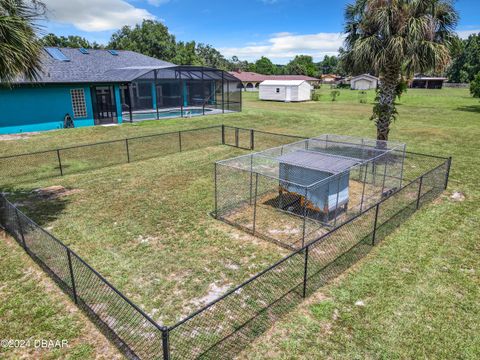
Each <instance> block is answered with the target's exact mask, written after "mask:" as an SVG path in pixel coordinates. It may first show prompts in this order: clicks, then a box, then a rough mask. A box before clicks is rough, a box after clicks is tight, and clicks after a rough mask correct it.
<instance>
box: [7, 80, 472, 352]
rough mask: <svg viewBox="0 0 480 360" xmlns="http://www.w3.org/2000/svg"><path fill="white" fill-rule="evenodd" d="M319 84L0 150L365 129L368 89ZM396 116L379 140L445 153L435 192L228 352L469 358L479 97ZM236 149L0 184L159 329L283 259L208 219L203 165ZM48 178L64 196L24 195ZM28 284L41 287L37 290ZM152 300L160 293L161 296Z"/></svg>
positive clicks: (431, 95) (443, 93)
mask: <svg viewBox="0 0 480 360" xmlns="http://www.w3.org/2000/svg"><path fill="white" fill-rule="evenodd" d="M330 91H331V90H330V89H327V88H325V89H322V90H320V92H321V96H320V101H319V102H310V103H301V104H293V103H290V104H283V103H274V102H260V101H258V100H256V94H246V95H245V96H244V111H243V112H242V113H239V114H229V115H225V116H222V115H215V116H208V117H199V118H192V119H173V120H162V121H149V122H143V123H141V124H138V125H130V124H127V125H123V126H119V127H94V128H84V129H75V130H63V131H56V132H49V133H42V134H38V135H33V136H30V137H24V138H22V139H20V140H10V141H0V154H13V153H19V152H26V151H39V150H45V149H51V148H55V147H62V146H68V145H73V144H79V143H91V142H96V141H102V140H111V139H122V138H124V137H127V136H129V137H131V136H138V135H144V134H153V133H158V132H164V131H170V130H178V129H182V128H183V129H185V128H192V127H203V126H208V125H216V124H221V123H225V124H231V125H236V126H241V127H254V128H256V129H265V130H270V131H277V132H282V133H289V134H298V135H303V136H313V135H318V134H322V133H338V134H346V135H355V136H366V137H374V136H375V129H374V126H373V123H372V122H371V121H370V120H369V117H370V113H371V102H372V101H373V98H374V93H373V92H370V93H369V94H368V96H367V99H368V101H369V103H368V104H363V103H361V102H360V97H359V95H358V93H357V92H354V91H350V90H342V91H341V94H340V96H339V97H338V99H337V101H336V102H332V101H331V97H330ZM398 110H399V119H398V121H397V122H396V123H394V124H393V126H392V132H391V139H392V140H399V141H403V142H406V143H407V144H408V145H407V149H409V150H412V151H419V152H426V153H433V154H438V155H442V156H448V155H452V156H453V167H452V173H451V175H452V177H451V182H450V186H449V189H448V191H447V192H446V193H445V195H444V196H443V197H442V198H441V199H439V200H437V201H435V202H434V203H433V204H430V205H428V206H426V207H425V208H423V209H422V210H421V211H420V212H418V213H416V214H415V215H414V216H413V217H412V218H411V219H410V220H409V221H407V223H405V224H404V225H403V226H402V227H400V228H399V229H398V230H397V231H396V232H395V233H394V234H392V235H391V236H389V237H388V238H387V239H386V241H384V242H383V243H382V244H381V245H379V246H378V247H376V248H375V249H374V251H372V252H371V253H370V254H369V255H368V256H367V257H366V258H365V259H363V260H362V261H361V262H359V263H358V264H357V265H355V266H354V267H353V268H351V269H350V270H349V271H348V272H347V273H345V274H344V275H343V276H341V277H340V278H339V279H337V280H336V281H334V282H333V283H332V284H330V285H328V286H326V287H324V288H322V289H320V290H319V291H318V292H317V293H316V294H315V295H313V296H312V297H311V298H310V299H309V300H308V301H307V302H305V303H304V304H302V305H300V306H299V307H298V308H297V309H295V310H294V311H293V312H291V313H290V314H289V315H288V316H287V317H286V318H285V319H284V320H282V321H279V322H277V323H276V324H275V325H274V326H273V328H272V329H271V330H270V331H269V332H268V333H267V334H265V335H264V336H262V337H259V338H258V339H257V340H256V342H255V343H254V344H253V345H252V346H253V348H250V349H247V350H246V351H245V352H244V353H243V354H241V355H240V357H241V358H246V357H248V358H255V359H261V358H306V359H312V358H347V359H350V358H388V359H390V358H418V357H428V358H445V359H447V358H448V359H450V358H472V359H473V358H478V357H479V356H480V342H479V339H478V338H479V337H478V336H476V335H477V334H478V333H480V329H479V327H480V326H479V324H480V310H479V309H480V303H479V299H480V296H479V295H480V293H479V285H480V281H479V274H478V272H479V268H480V267H479V264H480V260H479V256H478V254H479V253H480V245H479V240H480V235H479V231H478V223H479V221H480V210H479V207H478V200H479V195H480V190H479V186H478V185H479V184H480V181H479V180H478V178H479V176H480V142H479V140H478V139H479V138H480V103H479V102H478V100H475V99H472V98H471V97H470V96H469V94H468V90H465V89H444V90H440V91H437V90H409V91H408V92H407V93H406V94H405V95H404V97H403V98H402V99H401V101H400V104H399V106H398ZM241 153H243V152H242V151H241V150H237V149H233V148H223V147H210V148H206V149H200V150H194V151H191V152H184V153H180V154H174V155H169V156H168V157H165V158H157V159H150V160H146V161H139V162H134V163H131V164H125V165H121V166H114V167H109V168H105V169H98V170H95V171H92V172H86V173H80V174H76V175H68V176H65V177H63V178H55V179H46V180H42V181H38V182H33V183H29V184H20V185H17V186H15V187H14V188H13V189H11V190H12V191H15V192H16V193H17V196H18V199H19V201H20V202H21V203H22V204H23V205H24V207H25V209H26V210H27V211H28V212H29V213H30V214H31V215H32V217H34V218H36V219H37V220H38V221H39V222H41V224H42V225H43V226H44V227H46V228H49V229H50V230H51V231H52V232H53V233H54V234H55V235H57V236H58V237H59V238H61V239H62V240H64V241H65V242H66V243H67V244H69V245H71V246H72V248H73V249H74V250H76V251H77V252H78V253H79V254H80V255H81V256H82V257H84V258H85V259H86V260H87V261H88V262H90V263H91V264H92V265H93V266H94V267H95V268H96V269H98V270H99V271H100V273H102V274H103V275H105V276H106V277H107V279H109V280H111V281H112V282H113V284H114V285H116V286H117V287H118V288H120V289H121V290H122V291H124V292H125V293H126V294H127V295H128V296H129V297H131V298H132V299H133V300H134V301H135V302H136V303H138V304H139V305H140V306H141V307H142V308H144V309H145V310H147V312H149V313H150V314H152V316H153V317H154V318H155V319H156V320H158V321H160V322H163V323H165V322H166V323H171V322H172V321H174V320H178V317H179V316H180V315H185V314H187V313H189V312H191V311H192V310H195V308H197V307H198V306H199V304H202V303H204V302H205V301H207V299H209V297H210V296H213V294H214V293H215V292H216V291H217V292H219V291H221V290H222V289H227V288H228V287H230V286H233V285H235V284H238V283H239V282H240V281H242V280H244V279H246V278H247V277H248V276H250V275H251V274H253V273H255V272H257V271H259V270H261V269H263V268H265V267H266V266H267V265H268V264H270V263H272V262H273V261H274V260H276V259H278V258H280V257H281V256H282V255H284V254H285V252H284V251H283V250H280V249H279V248H278V247H276V246H274V245H271V244H269V243H266V242H264V241H262V240H259V239H255V238H252V237H250V236H248V235H245V234H243V233H242V232H240V231H236V230H232V229H231V228H230V227H229V226H227V225H225V224H222V223H218V222H217V221H215V220H214V219H212V218H211V217H210V215H209V212H210V211H211V210H212V208H213V185H212V180H213V179H212V177H213V173H212V169H213V166H212V163H213V162H214V161H215V160H218V159H223V158H227V157H231V156H235V155H238V154H241ZM52 185H61V186H64V187H65V188H67V189H69V190H72V191H71V192H70V193H69V194H68V195H66V196H61V197H58V198H56V199H55V200H53V201H46V200H42V199H38V198H35V197H33V196H32V195H31V193H30V192H31V190H33V189H37V188H42V187H46V186H52ZM455 191H458V192H461V193H462V194H464V195H465V199H464V200H463V201H454V200H453V199H452V198H451V197H450V195H451V194H452V193H453V192H455ZM10 248H11V250H10V251H11V252H12V253H13V254H14V256H16V257H17V258H18V259H21V260H19V261H17V262H16V266H18V267H19V269H22V268H25V267H26V266H27V265H26V264H27V262H28V260H27V257H26V256H25V255H24V254H22V251H21V249H20V248H19V247H18V246H17V247H15V246H11V247H10ZM12 256H13V255H12ZM2 260H3V256H2ZM9 266H11V265H8V262H6V261H2V262H1V263H0V273H1V274H2V280H3V277H4V276H6V275H4V273H7V270H6V269H8V268H9ZM19 271H20V270H19ZM35 271H36V272H38V271H39V270H35ZM13 284H14V283H13V282H12V285H11V286H9V287H8V288H7V289H5V288H4V289H2V288H1V287H0V289H1V290H0V291H1V292H2V295H3V293H4V292H5V296H6V297H8V298H10V297H11V298H14V299H15V296H18V295H17V294H16V292H19V291H21V292H25V291H27V290H23V288H22V287H20V286H19V287H14V286H13ZM38 288H39V289H38V291H39V292H41V291H42V289H41V285H38ZM219 289H220V290H219ZM49 291H50V293H51V291H52V290H51V289H50V290H49ZM165 294H169V295H170V296H168V297H167V299H165V298H166V296H165ZM59 296H63V295H59ZM2 298H3V296H2ZM66 301H68V300H66ZM52 303H53V302H52ZM356 303H357V305H356ZM16 304H17V307H16V308H14V309H13V310H11V311H13V312H14V313H15V314H16V315H17V316H11V315H10V316H7V315H5V312H2V311H1V308H0V321H1V322H7V321H8V322H9V323H11V324H12V325H11V326H12V328H13V327H15V326H17V327H18V326H19V324H20V323H22V322H25V321H28V317H27V318H26V316H27V315H26V313H27V312H26V309H28V308H29V306H32V305H31V304H29V303H28V302H25V303H23V302H21V301H17V302H16ZM358 304H360V305H358ZM33 306H36V304H34V305H33ZM52 306H53V305H52ZM68 314H69V312H65V316H66V319H67V320H68V318H67V315H68ZM41 319H42V321H43V322H44V323H45V324H52V323H56V320H55V319H54V317H53V315H49V314H45V315H44V316H43V317H42V318H41ZM67 320H65V321H67ZM71 321H72V323H75V322H74V321H73V320H71ZM81 326H82V325H81V322H80V323H78V325H77V327H75V326H73V325H72V327H71V328H72V329H73V330H72V331H71V334H70V336H71V337H72V339H73V338H76V339H77V341H78V342H79V343H81V342H82V336H83V335H82V334H83V333H82V330H81V329H80V328H81ZM84 326H86V325H84ZM32 327H33V326H32ZM30 331H31V332H32V333H35V331H34V329H30ZM2 335H3V334H2ZM8 335H9V337H11V336H13V335H12V334H8ZM70 351H71V354H74V350H72V349H70ZM89 351H94V350H89ZM93 354H94V352H91V353H89V354H88V355H86V357H93V356H94V355H93ZM63 355H64V354H62V355H59V354H53V355H52V357H62V356H63ZM13 357H14V356H13Z"/></svg>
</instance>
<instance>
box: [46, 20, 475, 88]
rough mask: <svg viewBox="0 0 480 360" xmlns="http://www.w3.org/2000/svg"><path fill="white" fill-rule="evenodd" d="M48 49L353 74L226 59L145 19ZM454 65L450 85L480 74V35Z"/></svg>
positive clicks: (53, 40) (329, 63)
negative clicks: (102, 37) (106, 36)
mask: <svg viewBox="0 0 480 360" xmlns="http://www.w3.org/2000/svg"><path fill="white" fill-rule="evenodd" d="M41 41H42V43H43V44H44V45H45V46H59V47H74V48H80V47H84V48H90V49H102V48H108V49H118V50H132V51H137V52H139V53H142V54H145V55H148V56H152V57H155V58H157V59H161V60H165V61H170V62H172V63H175V64H178V65H199V66H209V67H215V68H217V69H222V70H230V71H232V70H237V69H239V70H242V71H253V72H257V73H260V74H266V75H288V74H290V75H307V76H313V77H319V76H321V75H322V74H338V75H347V74H349V73H350V72H349V71H348V69H345V67H344V66H343V64H342V61H341V54H342V53H343V49H339V53H340V55H339V56H338V57H337V56H325V58H324V59H323V60H322V61H320V62H314V60H313V58H312V57H311V56H309V55H297V56H295V58H293V59H292V60H291V61H290V62H289V63H288V64H286V65H278V64H274V63H273V62H272V61H271V60H270V59H269V58H267V57H265V56H262V57H261V58H260V59H258V60H257V61H256V62H253V63H252V62H248V61H245V60H240V59H239V58H238V57H237V56H232V58H230V59H227V58H225V57H224V56H223V55H222V54H221V53H220V52H219V51H218V50H217V49H215V48H214V47H213V46H211V45H208V44H203V43H196V42H195V41H186V42H184V41H177V40H176V38H175V36H174V35H172V34H171V33H170V32H169V30H168V28H167V27H166V26H165V25H164V24H162V23H161V22H158V21H154V20H144V21H143V22H142V24H138V25H136V26H134V27H129V26H124V27H123V28H121V29H120V30H118V31H117V32H115V33H114V34H113V35H112V36H111V38H110V41H109V42H108V44H107V45H101V44H98V43H96V42H89V41H88V40H87V39H85V38H83V37H80V36H57V35H55V34H48V35H46V36H44V37H43V38H42V39H41ZM450 49H451V50H450V51H451V55H452V64H451V66H450V67H449V69H448V70H447V73H446V74H436V75H446V76H447V77H448V80H449V81H450V82H454V83H465V82H471V81H472V80H473V79H474V78H475V76H476V75H477V74H478V73H480V34H475V35H471V36H470V37H469V38H468V39H465V40H462V39H460V38H456V39H455V41H453V42H452V45H451V47H450Z"/></svg>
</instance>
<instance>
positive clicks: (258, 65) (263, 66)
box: [255, 56, 277, 75]
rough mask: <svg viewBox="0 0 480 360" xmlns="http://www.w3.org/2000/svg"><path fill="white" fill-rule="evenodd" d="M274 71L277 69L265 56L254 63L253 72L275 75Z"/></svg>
mask: <svg viewBox="0 0 480 360" xmlns="http://www.w3.org/2000/svg"><path fill="white" fill-rule="evenodd" d="M276 70H277V69H276V67H275V65H273V63H272V61H271V60H270V59H269V58H267V57H265V56H262V57H261V58H260V59H258V60H257V61H256V62H255V72H257V73H259V74H264V75H273V74H275V73H276Z"/></svg>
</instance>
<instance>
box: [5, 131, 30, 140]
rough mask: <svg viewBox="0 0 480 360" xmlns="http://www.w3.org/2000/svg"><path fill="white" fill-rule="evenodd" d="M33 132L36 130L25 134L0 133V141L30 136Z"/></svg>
mask: <svg viewBox="0 0 480 360" xmlns="http://www.w3.org/2000/svg"><path fill="white" fill-rule="evenodd" d="M35 134H38V132H31V133H25V134H10V135H0V141H11V140H22V139H28V138H29V137H30V136H32V135H35Z"/></svg>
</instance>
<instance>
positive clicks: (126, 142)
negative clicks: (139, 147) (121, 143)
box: [125, 139, 130, 163]
mask: <svg viewBox="0 0 480 360" xmlns="http://www.w3.org/2000/svg"><path fill="white" fill-rule="evenodd" d="M125 150H126V151H127V163H130V150H129V148H128V139H125Z"/></svg>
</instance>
